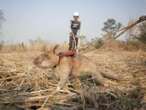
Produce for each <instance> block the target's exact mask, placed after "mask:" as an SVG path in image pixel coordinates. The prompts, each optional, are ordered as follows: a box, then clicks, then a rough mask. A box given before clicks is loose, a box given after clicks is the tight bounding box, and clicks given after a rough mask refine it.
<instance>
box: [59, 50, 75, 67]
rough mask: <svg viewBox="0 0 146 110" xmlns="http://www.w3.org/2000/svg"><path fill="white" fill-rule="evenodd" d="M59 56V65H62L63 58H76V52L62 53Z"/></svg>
mask: <svg viewBox="0 0 146 110" xmlns="http://www.w3.org/2000/svg"><path fill="white" fill-rule="evenodd" d="M58 56H59V60H58V64H57V65H59V64H60V62H61V60H62V58H63V57H75V56H76V51H75V50H69V51H66V52H60V53H59V54H58Z"/></svg>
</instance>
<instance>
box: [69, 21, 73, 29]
mask: <svg viewBox="0 0 146 110" xmlns="http://www.w3.org/2000/svg"><path fill="white" fill-rule="evenodd" d="M70 28H71V30H72V29H73V21H72V20H71V21H70Z"/></svg>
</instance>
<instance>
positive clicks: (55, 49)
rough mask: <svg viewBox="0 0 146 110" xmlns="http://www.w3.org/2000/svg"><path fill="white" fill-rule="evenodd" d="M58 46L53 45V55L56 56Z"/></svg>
mask: <svg viewBox="0 0 146 110" xmlns="http://www.w3.org/2000/svg"><path fill="white" fill-rule="evenodd" d="M58 47H59V45H58V44H57V45H55V46H54V48H53V54H57V49H58Z"/></svg>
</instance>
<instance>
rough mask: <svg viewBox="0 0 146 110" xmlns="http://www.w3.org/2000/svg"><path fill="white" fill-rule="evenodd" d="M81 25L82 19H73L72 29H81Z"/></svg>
mask: <svg viewBox="0 0 146 110" xmlns="http://www.w3.org/2000/svg"><path fill="white" fill-rule="evenodd" d="M80 25H81V23H80V21H74V20H71V29H76V30H79V29H80Z"/></svg>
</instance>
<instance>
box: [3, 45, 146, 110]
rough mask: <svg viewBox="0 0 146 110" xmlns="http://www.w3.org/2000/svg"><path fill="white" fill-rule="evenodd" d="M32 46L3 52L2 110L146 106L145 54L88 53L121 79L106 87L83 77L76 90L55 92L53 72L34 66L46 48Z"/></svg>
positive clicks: (133, 108)
mask: <svg viewBox="0 0 146 110" xmlns="http://www.w3.org/2000/svg"><path fill="white" fill-rule="evenodd" d="M33 46H34V45H33ZM33 46H32V47H29V46H28V47H27V46H25V45H24V47H25V48H26V47H27V48H26V49H25V50H23V49H22V48H21V49H20V47H21V46H17V45H16V46H15V48H14V49H12V46H9V51H8V50H7V51H6V50H5V51H4V50H2V52H1V53H0V110H19V109H20V108H24V109H32V110H36V109H39V110H45V109H46V110H48V109H50V110H85V109H86V110H97V109H99V110H139V108H140V107H142V106H144V102H145V101H146V86H145V85H146V74H145V73H146V52H144V51H141V50H139V51H132V52H130V51H123V50H122V51H107V50H106V51H105V50H104V49H100V50H94V51H92V52H88V53H86V54H85V55H86V56H88V57H90V58H91V59H93V61H95V62H96V64H97V68H99V69H102V70H105V71H106V70H107V69H108V70H112V71H114V72H115V73H116V74H119V75H120V76H121V80H120V81H118V82H115V81H111V80H107V81H106V83H107V84H108V87H107V88H104V87H101V86H98V85H96V83H95V82H94V81H90V80H87V79H86V77H83V78H82V76H81V78H80V80H81V83H79V82H74V83H72V86H73V87H68V86H66V87H65V90H64V91H63V92H61V93H54V91H55V89H56V86H57V83H58V81H57V80H56V79H55V78H54V76H53V73H52V71H50V70H48V69H45V70H44V69H39V68H37V67H35V66H34V65H33V63H32V62H33V59H34V58H35V57H36V56H37V55H39V54H40V53H41V51H43V50H44V48H45V47H46V45H41V46H40V45H39V46H38V44H37V46H38V47H37V46H34V47H33ZM47 46H48V45H47ZM49 46H50V45H49ZM18 47H19V48H18ZM39 47H40V48H39ZM7 48H8V47H6V48H5V49H7ZM11 49H12V50H13V51H12V50H11ZM20 50H21V51H20Z"/></svg>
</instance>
